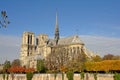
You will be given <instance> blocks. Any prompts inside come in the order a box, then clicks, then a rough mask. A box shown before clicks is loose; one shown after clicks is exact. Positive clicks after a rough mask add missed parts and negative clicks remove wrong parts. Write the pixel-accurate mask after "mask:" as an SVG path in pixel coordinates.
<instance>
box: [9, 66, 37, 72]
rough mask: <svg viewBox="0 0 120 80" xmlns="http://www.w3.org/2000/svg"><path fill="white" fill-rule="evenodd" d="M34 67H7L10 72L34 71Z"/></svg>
mask: <svg viewBox="0 0 120 80" xmlns="http://www.w3.org/2000/svg"><path fill="white" fill-rule="evenodd" d="M34 71H35V69H34V68H24V67H21V66H12V67H10V68H9V69H8V72H9V73H11V72H13V73H22V72H34Z"/></svg>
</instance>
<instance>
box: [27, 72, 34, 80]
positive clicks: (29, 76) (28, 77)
mask: <svg viewBox="0 0 120 80" xmlns="http://www.w3.org/2000/svg"><path fill="white" fill-rule="evenodd" d="M26 77H27V80H32V77H33V73H32V72H27V74H26Z"/></svg>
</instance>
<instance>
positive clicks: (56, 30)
mask: <svg viewBox="0 0 120 80" xmlns="http://www.w3.org/2000/svg"><path fill="white" fill-rule="evenodd" d="M54 39H55V41H56V45H57V44H58V40H59V28H58V14H57V12H56V24H55V37H54Z"/></svg>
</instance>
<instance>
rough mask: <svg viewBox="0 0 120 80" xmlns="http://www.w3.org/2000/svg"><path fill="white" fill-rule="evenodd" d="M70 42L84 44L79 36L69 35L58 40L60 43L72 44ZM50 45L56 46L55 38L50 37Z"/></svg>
mask: <svg viewBox="0 0 120 80" xmlns="http://www.w3.org/2000/svg"><path fill="white" fill-rule="evenodd" d="M70 44H84V43H83V42H82V41H81V39H80V37H79V36H76V35H75V36H69V37H65V38H60V39H59V41H58V45H70ZM48 45H49V46H54V45H55V40H54V39H49V40H48Z"/></svg>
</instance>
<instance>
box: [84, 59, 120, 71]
mask: <svg viewBox="0 0 120 80" xmlns="http://www.w3.org/2000/svg"><path fill="white" fill-rule="evenodd" d="M85 66H86V70H87V71H114V70H115V71H116V70H120V60H104V61H101V62H86V63H85Z"/></svg>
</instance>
